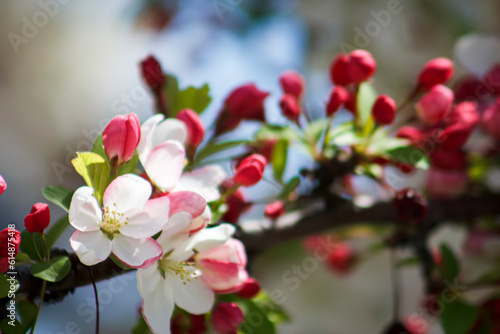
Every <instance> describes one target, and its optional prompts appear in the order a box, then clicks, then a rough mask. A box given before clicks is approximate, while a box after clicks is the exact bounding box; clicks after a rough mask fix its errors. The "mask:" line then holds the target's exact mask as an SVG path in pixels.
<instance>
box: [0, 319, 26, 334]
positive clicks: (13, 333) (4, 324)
mask: <svg viewBox="0 0 500 334" xmlns="http://www.w3.org/2000/svg"><path fill="white" fill-rule="evenodd" d="M10 321H11V320H10V319H9V318H5V319H2V321H0V330H1V331H2V333H5V334H25V333H26V329H24V327H23V326H22V325H21V323H20V322H19V321H18V320H17V319H16V320H14V326H12V325H9V322H10Z"/></svg>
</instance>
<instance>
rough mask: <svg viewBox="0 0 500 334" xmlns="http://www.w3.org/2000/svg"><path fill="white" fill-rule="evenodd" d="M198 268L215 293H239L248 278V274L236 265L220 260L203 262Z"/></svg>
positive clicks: (198, 263)
mask: <svg viewBox="0 0 500 334" xmlns="http://www.w3.org/2000/svg"><path fill="white" fill-rule="evenodd" d="M197 267H198V268H199V269H200V270H201V271H202V275H201V278H202V279H203V280H204V281H205V283H207V284H208V285H209V286H210V288H212V290H214V291H215V292H219V293H221V292H223V293H230V292H235V291H238V290H239V288H241V286H242V285H243V284H244V283H245V281H246V279H247V278H248V273H247V272H246V270H245V269H244V267H241V266H239V265H237V264H235V263H230V262H225V261H219V260H211V259H206V260H201V261H198V262H197Z"/></svg>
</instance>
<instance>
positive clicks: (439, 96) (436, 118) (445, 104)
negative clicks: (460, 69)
mask: <svg viewBox="0 0 500 334" xmlns="http://www.w3.org/2000/svg"><path fill="white" fill-rule="evenodd" d="M453 99H454V95H453V92H452V91H451V89H449V88H448V87H446V86H443V85H436V86H434V87H432V88H431V90H430V91H429V92H428V93H427V94H425V95H424V96H422V98H421V99H420V101H418V102H417V104H415V109H416V110H417V115H418V117H419V118H420V120H421V121H422V122H424V123H426V124H428V125H434V124H437V123H439V122H441V120H443V118H444V116H445V115H446V113H447V112H448V111H449V110H450V108H451V105H452V104H453Z"/></svg>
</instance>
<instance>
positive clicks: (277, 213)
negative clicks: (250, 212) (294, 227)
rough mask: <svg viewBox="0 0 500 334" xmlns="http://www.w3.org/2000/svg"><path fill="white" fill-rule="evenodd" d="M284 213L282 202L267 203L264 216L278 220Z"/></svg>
mask: <svg viewBox="0 0 500 334" xmlns="http://www.w3.org/2000/svg"><path fill="white" fill-rule="evenodd" d="M284 213H285V206H284V205H283V202H282V201H276V202H272V203H269V204H268V205H267V206H266V209H265V210H264V216H266V217H267V218H271V219H278V218H279V217H281V216H282V215H283V214H284Z"/></svg>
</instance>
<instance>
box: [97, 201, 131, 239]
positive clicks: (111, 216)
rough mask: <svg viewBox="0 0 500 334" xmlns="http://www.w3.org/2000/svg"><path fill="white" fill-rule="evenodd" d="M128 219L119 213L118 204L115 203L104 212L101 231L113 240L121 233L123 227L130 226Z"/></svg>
mask: <svg viewBox="0 0 500 334" xmlns="http://www.w3.org/2000/svg"><path fill="white" fill-rule="evenodd" d="M128 219H129V218H128V217H125V214H124V213H121V212H118V209H117V207H116V203H113V206H112V207H109V206H106V207H105V208H104V212H103V218H102V224H101V230H102V231H103V232H104V233H106V234H107V235H108V237H109V238H113V235H114V234H116V233H119V230H120V228H121V227H122V226H123V225H127V224H128Z"/></svg>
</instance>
